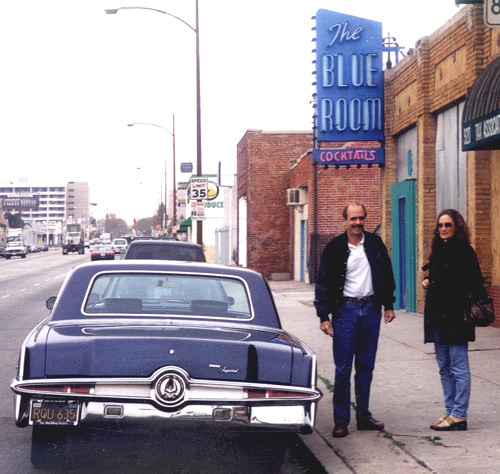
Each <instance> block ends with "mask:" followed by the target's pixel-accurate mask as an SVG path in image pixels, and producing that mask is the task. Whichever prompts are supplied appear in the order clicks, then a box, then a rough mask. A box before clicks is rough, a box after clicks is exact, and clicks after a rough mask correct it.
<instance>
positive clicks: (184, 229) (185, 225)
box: [179, 217, 191, 232]
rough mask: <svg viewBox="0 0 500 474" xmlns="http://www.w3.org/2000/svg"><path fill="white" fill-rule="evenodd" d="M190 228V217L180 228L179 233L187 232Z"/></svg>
mask: <svg viewBox="0 0 500 474" xmlns="http://www.w3.org/2000/svg"><path fill="white" fill-rule="evenodd" d="M188 227H191V217H188V218H187V219H186V220H185V221H183V222H182V224H181V225H180V226H179V232H187V231H188Z"/></svg>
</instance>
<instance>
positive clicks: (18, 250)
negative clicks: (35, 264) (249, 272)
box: [5, 240, 28, 260]
mask: <svg viewBox="0 0 500 474" xmlns="http://www.w3.org/2000/svg"><path fill="white" fill-rule="evenodd" d="M27 254H28V248H27V247H26V245H24V244H23V243H22V242H20V241H19V240H15V241H12V242H7V245H6V246H5V258H6V259H7V260H8V259H9V258H11V257H21V258H26V255H27Z"/></svg>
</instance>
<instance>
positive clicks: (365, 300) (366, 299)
mask: <svg viewBox="0 0 500 474" xmlns="http://www.w3.org/2000/svg"><path fill="white" fill-rule="evenodd" d="M373 299H374V295H370V296H361V297H359V298H358V297H355V296H344V297H343V300H344V301H347V302H348V303H368V302H369V301H373Z"/></svg>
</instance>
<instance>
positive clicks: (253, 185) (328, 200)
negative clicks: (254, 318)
mask: <svg viewBox="0 0 500 474" xmlns="http://www.w3.org/2000/svg"><path fill="white" fill-rule="evenodd" d="M312 140H313V135H312V132H263V131H260V130H248V131H247V132H246V133H245V135H244V136H243V138H242V139H241V141H240V142H239V144H238V171H237V176H238V181H237V188H238V189H237V199H238V263H239V264H240V265H244V266H247V267H248V268H252V269H254V270H257V271H259V272H261V273H263V274H264V275H265V276H266V277H267V278H269V279H279V278H284V279H289V278H291V279H294V280H297V281H306V282H311V281H314V275H315V272H316V268H317V263H318V260H319V255H320V254H321V251H322V249H323V247H324V246H325V245H326V243H327V242H328V241H329V240H330V239H331V238H333V237H334V236H335V235H337V234H339V233H341V232H344V230H345V227H344V224H343V221H342V217H341V215H342V210H343V208H344V207H345V205H346V204H347V203H348V202H349V201H353V200H355V201H360V202H363V204H365V206H366V207H367V211H368V219H367V222H366V228H367V230H370V231H372V230H375V229H376V228H377V226H379V224H380V223H381V219H382V212H381V208H382V206H381V175H382V172H381V169H380V168H378V167H373V168H371V167H370V168H369V167H368V166H362V167H360V168H357V167H351V168H346V167H338V168H336V167H335V166H328V167H325V166H320V165H313V160H312V158H311V155H310V150H311V149H312V147H313V141H312ZM325 145H326V144H325ZM329 145H332V146H333V147H336V148H341V147H344V148H349V146H351V145H354V144H346V143H333V144H329ZM370 145H371V146H376V147H378V146H379V144H378V143H365V144H364V145H363V146H365V147H369V146H370ZM315 183H317V194H315ZM288 189H296V190H299V191H300V193H301V201H300V202H301V203H300V204H296V205H290V204H288V205H287V190H288ZM315 196H316V198H315ZM315 199H317V201H316V202H315ZM316 207H317V210H318V211H317V220H316V219H315V211H314V210H315V208H316Z"/></svg>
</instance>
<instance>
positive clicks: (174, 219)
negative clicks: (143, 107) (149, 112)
mask: <svg viewBox="0 0 500 474" xmlns="http://www.w3.org/2000/svg"><path fill="white" fill-rule="evenodd" d="M127 125H128V126H129V127H133V126H134V125H150V126H151V127H156V128H161V129H162V130H163V131H164V132H167V133H168V134H170V136H171V137H172V162H173V163H172V166H173V178H172V179H173V183H174V185H173V188H174V189H173V191H174V192H173V201H174V203H173V204H174V205H173V206H172V207H173V216H172V217H173V223H174V226H175V225H176V223H177V184H176V182H175V115H172V131H170V130H167V129H166V128H164V127H161V126H160V125H157V124H155V123H149V122H134V123H129V124H127ZM166 218H167V165H166V160H165V228H166V227H167V219H166Z"/></svg>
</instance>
